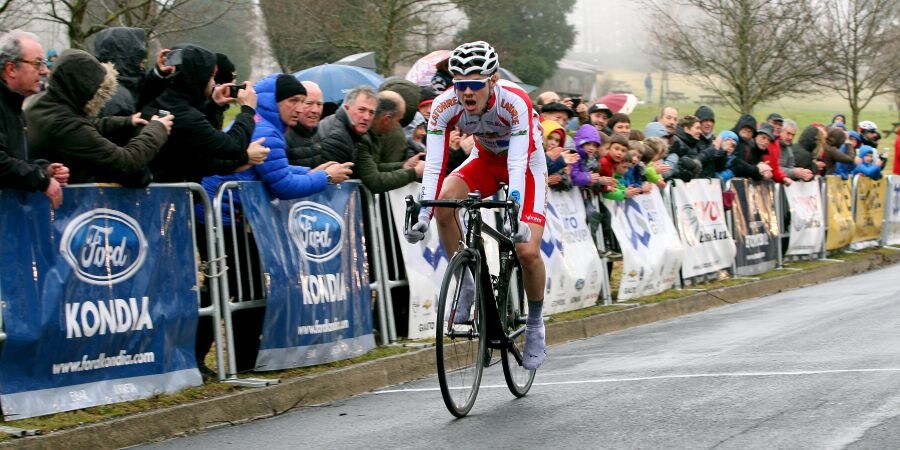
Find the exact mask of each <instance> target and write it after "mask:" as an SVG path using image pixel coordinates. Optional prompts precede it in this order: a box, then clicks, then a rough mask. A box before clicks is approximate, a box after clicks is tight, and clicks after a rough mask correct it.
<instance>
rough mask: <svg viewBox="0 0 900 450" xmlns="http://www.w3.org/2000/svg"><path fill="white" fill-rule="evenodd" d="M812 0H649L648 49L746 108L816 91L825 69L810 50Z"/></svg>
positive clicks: (743, 110) (731, 103)
mask: <svg viewBox="0 0 900 450" xmlns="http://www.w3.org/2000/svg"><path fill="white" fill-rule="evenodd" d="M811 2H812V0H642V3H643V4H644V6H645V7H646V8H647V9H648V10H649V12H650V16H651V18H652V19H651V20H652V21H651V23H650V24H649V27H648V28H649V32H650V35H651V36H652V40H651V42H649V43H648V45H647V47H648V48H647V51H648V53H650V54H651V55H653V56H655V57H657V58H659V59H660V60H661V63H662V64H664V65H666V66H667V67H669V68H670V70H671V71H672V72H675V73H681V74H685V75H687V76H689V77H690V78H691V79H693V80H694V81H695V82H696V83H697V84H699V85H700V86H701V87H703V88H705V89H708V90H709V91H711V92H714V93H716V94H718V95H720V96H721V97H722V99H723V100H725V101H726V102H727V103H728V105H729V106H731V107H732V108H733V109H734V110H736V111H738V112H741V113H752V112H753V107H754V106H756V105H757V104H759V103H762V102H766V101H771V100H776V99H778V98H780V97H782V96H788V95H799V94H809V93H811V92H812V91H813V90H814V87H813V84H812V80H814V79H815V78H816V77H818V76H820V75H821V73H822V70H821V68H820V67H819V65H818V64H817V61H816V60H815V58H811V57H810V56H809V54H808V51H809V48H810V44H809V42H810V41H809V36H810V35H811V33H810V32H809V31H810V27H811V26H812V24H813V18H814V13H813V9H812V5H811Z"/></svg>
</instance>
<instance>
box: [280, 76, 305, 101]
mask: <svg viewBox="0 0 900 450" xmlns="http://www.w3.org/2000/svg"><path fill="white" fill-rule="evenodd" d="M295 95H306V88H305V87H303V84H301V83H300V82H299V81H297V79H296V78H294V76H293V75H286V74H281V75H278V78H277V79H276V80H275V101H276V102H280V101H282V100H284V99H286V98H291V97H293V96H295Z"/></svg>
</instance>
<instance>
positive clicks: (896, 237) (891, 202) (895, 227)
mask: <svg viewBox="0 0 900 450" xmlns="http://www.w3.org/2000/svg"><path fill="white" fill-rule="evenodd" d="M885 200H886V204H887V205H888V206H886V209H885V211H884V222H885V223H884V229H883V230H882V233H883V236H884V244H885V245H900V176H897V175H891V176H889V177H887V192H886V193H885Z"/></svg>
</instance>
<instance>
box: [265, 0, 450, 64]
mask: <svg viewBox="0 0 900 450" xmlns="http://www.w3.org/2000/svg"><path fill="white" fill-rule="evenodd" d="M458 3H459V1H456V2H454V1H449V0H446V1H445V0H299V1H298V0H260V6H261V7H262V10H263V15H264V16H265V19H266V29H267V34H268V36H269V42H270V43H271V45H272V49H273V51H274V53H275V56H276V58H277V59H278V61H279V64H281V66H282V69H283V70H285V71H291V70H296V69H300V68H304V67H308V66H311V65H315V64H321V63H324V62H329V61H333V60H334V59H336V58H337V57H340V56H345V55H347V54H350V53H358V52H364V51H374V52H375V58H376V64H377V70H378V71H379V72H380V73H383V74H390V73H392V72H393V68H394V66H395V65H396V64H397V63H398V62H400V61H405V60H408V59H410V58H412V57H414V56H418V55H421V54H423V53H425V52H426V50H427V49H428V47H429V45H428V43H429V42H430V41H431V40H432V38H433V37H434V36H435V35H436V34H438V33H439V31H440V30H442V28H441V27H440V26H436V24H437V23H439V21H440V18H441V16H442V15H444V14H446V13H448V12H450V11H452V10H454V9H455V8H456V5H457V4H458ZM301 24H302V25H301Z"/></svg>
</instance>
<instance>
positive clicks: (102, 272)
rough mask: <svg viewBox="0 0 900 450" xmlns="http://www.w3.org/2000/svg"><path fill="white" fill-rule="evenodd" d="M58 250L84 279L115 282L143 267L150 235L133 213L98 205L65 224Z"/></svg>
mask: <svg viewBox="0 0 900 450" xmlns="http://www.w3.org/2000/svg"><path fill="white" fill-rule="evenodd" d="M59 250H60V252H61V253H62V255H63V258H64V259H65V261H66V263H68V264H69V266H71V267H72V268H73V269H75V275H76V276H77V277H78V279H80V280H81V281H84V282H86V283H90V284H98V285H107V284H116V283H120V282H122V281H125V280H127V279H128V278H130V277H131V276H132V275H134V274H135V273H137V271H138V270H139V269H140V268H141V266H142V265H143V263H144V259H145V258H146V257H147V239H146V238H145V237H144V233H143V232H142V231H141V227H140V225H139V224H138V222H137V221H136V220H134V218H133V217H131V216H129V215H127V214H124V213H122V212H119V211H115V210H112V209H107V208H97V209H93V210H91V211H88V212H86V213H84V214H81V215H79V216H77V217H75V218H74V219H72V220H71V221H70V222H69V223H68V225H66V228H65V230H63V235H62V242H61V244H60V249H59Z"/></svg>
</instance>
